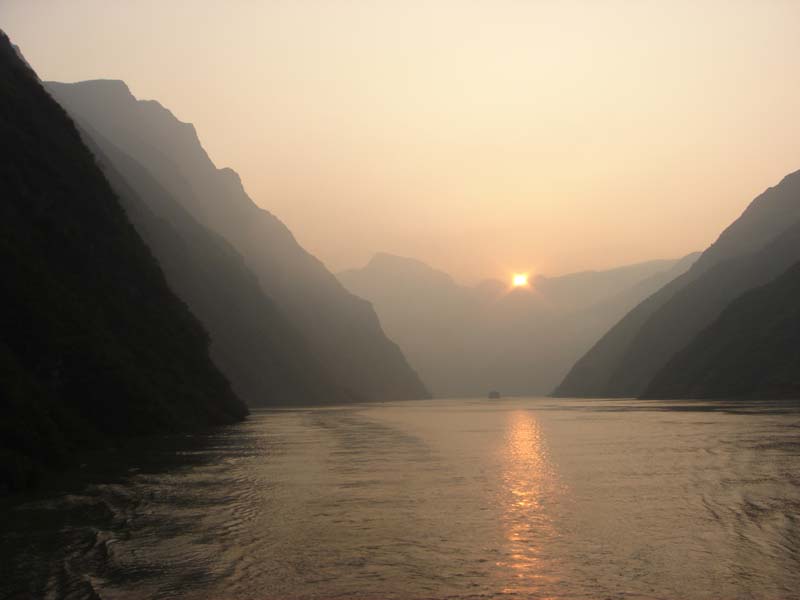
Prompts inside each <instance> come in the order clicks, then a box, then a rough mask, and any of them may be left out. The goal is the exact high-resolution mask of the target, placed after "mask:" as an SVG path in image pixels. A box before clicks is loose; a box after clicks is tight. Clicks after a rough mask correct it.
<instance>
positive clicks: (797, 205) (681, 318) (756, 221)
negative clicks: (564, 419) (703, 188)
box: [555, 172, 800, 397]
mask: <svg viewBox="0 0 800 600" xmlns="http://www.w3.org/2000/svg"><path fill="white" fill-rule="evenodd" d="M798 222H800V172H796V173H793V174H791V175H788V176H786V177H785V178H784V179H783V180H782V181H781V182H780V184H779V185H777V186H775V187H773V188H769V189H768V190H766V191H765V192H764V193H762V194H761V195H760V196H758V197H757V198H756V199H755V200H753V202H752V203H751V204H750V205H749V206H748V208H747V209H746V210H745V211H744V213H743V214H742V215H741V217H739V219H737V220H736V221H735V222H734V223H733V224H731V225H730V226H729V227H728V228H727V229H726V230H725V231H724V232H723V233H722V234H721V235H720V237H719V239H718V240H717V241H716V242H715V243H714V244H712V245H711V246H710V247H709V248H708V250H706V251H705V252H704V253H703V254H702V256H701V257H700V258H699V259H698V260H697V262H696V263H695V264H694V265H693V266H692V268H691V269H690V270H689V271H688V272H687V273H686V274H684V275H683V276H681V277H679V278H677V279H675V280H674V281H672V282H671V283H669V284H667V285H666V286H664V287H663V288H661V289H660V290H659V291H658V292H657V293H655V294H653V295H652V296H650V297H649V298H647V299H646V300H645V301H643V302H642V303H641V304H639V305H638V306H636V308H634V309H633V310H632V311H631V312H629V313H628V314H627V315H626V316H625V317H624V318H623V319H622V320H621V321H620V322H619V323H617V324H616V325H615V326H614V327H613V328H612V329H611V330H610V331H609V332H608V333H607V334H606V335H605V336H604V337H603V338H602V339H601V340H600V341H598V343H597V344H595V346H594V347H593V348H592V349H591V350H590V351H589V352H588V353H586V354H585V355H584V356H583V357H582V358H581V359H580V360H579V361H578V362H577V363H576V364H575V366H574V367H573V368H572V370H571V371H570V372H569V374H568V375H567V377H566V378H565V379H564V381H563V382H562V383H561V385H560V386H559V387H558V388H557V389H556V391H555V395H557V396H566V397H571V396H578V397H582V396H590V397H631V396H638V395H640V394H642V393H643V392H644V391H645V389H646V388H647V386H648V385H649V384H650V382H651V381H652V380H653V378H654V377H655V376H656V374H657V373H658V372H659V371H660V370H661V369H662V368H663V367H664V365H665V364H666V363H667V362H668V361H669V360H670V359H671V358H672V357H673V356H674V355H675V354H676V353H678V352H679V351H681V350H682V349H683V348H684V347H686V346H687V345H688V344H689V343H690V342H691V341H692V339H693V338H694V337H695V336H696V335H697V334H699V333H700V332H701V331H702V330H703V329H705V328H706V327H708V326H709V325H710V324H711V323H712V322H713V321H714V320H715V319H716V318H717V317H718V316H719V315H720V313H721V312H722V311H723V310H724V309H725V307H726V306H727V305H728V304H730V303H731V302H732V301H733V300H734V299H735V298H737V297H738V296H740V295H741V294H742V293H744V292H745V291H747V290H749V289H752V288H755V287H758V286H761V285H764V284H766V283H768V282H769V281H771V280H772V279H774V278H776V277H778V276H779V275H780V274H781V273H783V272H784V271H785V270H786V269H788V268H789V267H790V266H791V265H792V264H794V263H795V262H796V261H797V260H800V235H799V234H800V230H799V229H798V226H797V224H798Z"/></svg>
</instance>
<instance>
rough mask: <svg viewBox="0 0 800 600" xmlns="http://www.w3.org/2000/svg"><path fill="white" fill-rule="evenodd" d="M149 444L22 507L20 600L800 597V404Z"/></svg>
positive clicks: (431, 407) (541, 406) (498, 407)
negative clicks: (121, 466) (134, 457)
mask: <svg viewBox="0 0 800 600" xmlns="http://www.w3.org/2000/svg"><path fill="white" fill-rule="evenodd" d="M137 452H139V453H140V456H141V458H140V459H139V460H138V461H137V463H136V464H135V465H134V466H133V467H132V469H131V470H130V471H128V472H126V473H125V474H124V475H123V476H120V475H119V474H118V473H116V472H115V471H114V470H113V468H111V467H109V465H113V464H114V463H115V462H117V463H119V462H121V461H123V460H129V458H125V457H119V458H117V459H114V458H113V457H111V458H108V459H107V460H98V462H97V464H94V463H92V464H88V465H87V466H86V467H85V468H84V469H83V470H82V471H81V472H80V476H79V479H78V481H79V482H78V483H76V484H75V485H74V486H73V489H71V490H70V491H68V492H64V491H61V492H56V491H49V492H48V491H42V492H40V493H38V494H37V495H36V496H32V497H28V498H25V499H24V500H22V501H20V500H17V501H15V502H14V503H13V504H10V505H6V506H4V512H3V515H2V520H0V526H1V527H2V529H1V530H0V532H1V533H2V543H1V544H0V565H2V566H0V597H3V598H30V597H49V598H110V599H116V598H125V599H127V598H136V599H138V598H214V599H217V598H242V599H245V598H247V599H260V598H263V599H295V598H297V599H299V598H369V599H376V600H377V599H385V598H398V599H400V598H402V599H416V598H496V597H502V598H669V599H692V598H709V599H714V600H722V599H726V598H731V599H733V598H737V599H738V598H775V599H787V598H798V597H800V413H798V412H797V410H795V409H794V408H792V407H790V406H788V405H769V406H765V405H761V406H758V407H754V406H752V405H742V404H735V405H725V404H711V405H709V404H702V405H698V404H680V405H667V404H662V403H653V402H629V401H583V400H581V401H569V400H563V401H562V400H552V399H514V400H501V401H485V400H458V401H456V400H448V401H426V402H410V403H402V404H401V403H397V404H388V405H379V406H360V407H350V408H341V409H335V408H334V409H318V410H316V409H315V410H293V411H271V412H257V413H255V414H254V415H253V416H252V417H251V418H250V420H249V421H247V422H246V423H244V424H242V425H240V426H236V427H232V428H229V429H225V430H223V431H220V432H217V433H214V434H211V435H207V436H201V437H194V438H165V439H163V440H159V441H158V442H157V443H150V444H149V445H148V448H147V449H141V450H138V451H137ZM129 466H130V465H129ZM76 477H77V476H76ZM81 481H85V483H80V482H81Z"/></svg>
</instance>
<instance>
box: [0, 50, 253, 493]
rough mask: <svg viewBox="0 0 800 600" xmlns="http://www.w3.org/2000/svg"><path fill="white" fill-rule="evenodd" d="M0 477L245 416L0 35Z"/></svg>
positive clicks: (52, 107) (65, 123)
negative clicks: (95, 446) (92, 446)
mask: <svg viewBox="0 0 800 600" xmlns="http://www.w3.org/2000/svg"><path fill="white" fill-rule="evenodd" d="M0 137H2V140H3V143H2V144H1V145H0V314H1V315H2V320H3V322H2V328H0V331H2V337H1V338H0V375H1V376H0V409H1V410H2V413H3V419H2V420H0V470H1V471H2V473H0V479H2V482H3V483H5V484H7V485H11V486H17V485H24V484H25V483H26V479H27V478H28V477H29V476H30V475H31V474H32V473H33V472H35V469H36V466H37V465H41V464H44V463H47V462H53V461H57V460H58V458H59V456H61V455H62V454H63V453H65V452H68V451H69V450H70V449H72V448H75V447H80V446H82V445H85V444H86V443H87V442H89V441H91V440H92V439H95V438H97V436H101V435H108V436H114V435H123V434H132V433H145V432H153V431H169V430H176V429H182V428H192V427H199V426H205V425H209V424H215V423H225V422H231V421H234V420H236V419H240V418H243V417H244V416H245V415H246V412H247V410H246V408H245V407H244V405H243V404H242V403H241V401H240V400H239V399H238V398H237V397H236V395H235V394H234V393H233V391H232V390H231V388H230V385H229V384H228V382H227V380H226V379H225V377H224V376H223V375H222V374H221V373H220V372H219V371H218V370H217V368H216V367H215V366H214V365H213V363H212V362H211V359H210V358H209V355H208V338H207V335H206V333H205V331H204V330H203V328H202V327H201V326H200V324H199V322H198V321H197V320H196V319H195V318H194V316H193V315H192V314H191V313H190V312H189V311H188V310H187V308H186V306H185V305H184V304H183V303H182V302H181V301H180V300H179V299H178V298H177V297H176V296H175V295H174V294H173V293H172V292H171V291H170V289H169V288H168V286H167V283H166V281H165V279H164V276H163V273H162V271H161V269H160V268H159V266H158V264H157V262H156V261H155V260H154V258H153V256H152V254H151V253H150V251H149V250H148V248H147V247H146V246H145V244H144V243H143V241H142V240H141V238H140V237H139V236H138V235H137V233H136V231H135V229H134V228H133V226H132V225H131V224H130V222H129V221H128V219H127V217H126V215H125V212H124V210H123V209H122V207H121V206H120V204H119V202H118V200H117V198H116V196H115V194H114V193H113V192H112V190H111V187H110V186H109V184H108V182H107V180H106V179H105V177H104V176H103V174H102V172H101V171H100V169H99V168H98V166H97V165H96V163H95V159H94V157H93V156H92V154H91V152H90V151H89V150H88V149H87V148H86V146H85V145H84V144H83V142H82V140H81V137H80V135H79V133H78V131H77V130H76V128H75V126H74V124H73V123H72V121H71V120H70V119H69V117H68V116H67V115H66V113H65V112H64V111H63V109H62V108H61V107H60V106H58V104H56V102H54V101H53V99H52V98H51V97H50V95H49V94H48V93H47V92H46V91H45V90H44V89H43V88H42V85H41V84H40V82H39V80H38V78H37V77H36V76H35V74H34V73H33V71H31V70H30V68H29V67H27V66H26V65H25V63H24V62H23V61H22V60H20V58H19V57H18V55H17V53H16V52H15V50H14V49H13V48H12V46H11V44H10V42H9V40H8V38H7V37H6V36H5V35H3V34H0Z"/></svg>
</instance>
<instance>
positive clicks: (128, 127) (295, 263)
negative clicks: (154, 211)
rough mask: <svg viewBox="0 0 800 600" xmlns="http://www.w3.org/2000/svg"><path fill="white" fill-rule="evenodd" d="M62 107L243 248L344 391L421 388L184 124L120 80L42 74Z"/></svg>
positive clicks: (403, 394) (371, 395) (373, 396)
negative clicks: (60, 79)
mask: <svg viewBox="0 0 800 600" xmlns="http://www.w3.org/2000/svg"><path fill="white" fill-rule="evenodd" d="M47 86H48V89H49V90H50V91H51V93H52V94H53V96H54V97H55V98H56V99H57V100H58V102H59V103H61V105H62V106H64V107H65V108H66V109H67V110H68V111H69V112H70V114H72V115H75V116H76V117H78V118H79V119H80V120H81V121H82V122H85V123H86V124H88V125H89V126H90V127H91V128H92V129H93V130H94V131H95V132H97V133H98V134H100V135H101V136H103V137H104V138H105V139H107V140H108V141H109V142H111V143H112V144H114V145H115V146H116V147H117V148H119V149H120V150H121V151H122V152H124V153H125V154H127V155H128V156H130V157H131V158H132V159H134V160H135V161H136V162H138V163H139V164H140V165H142V166H143V167H144V168H145V169H146V170H147V171H148V172H149V173H150V174H151V175H152V176H153V177H154V178H155V180H156V181H157V182H158V184H159V185H160V186H162V187H163V188H164V189H165V190H166V191H167V192H168V193H169V194H170V195H171V196H172V197H173V198H174V199H175V200H176V201H177V202H179V203H180V204H181V205H182V206H183V208H184V209H185V210H186V211H187V212H188V213H190V214H191V215H192V216H193V217H194V218H195V219H196V220H197V221H198V222H199V223H200V224H201V225H203V226H204V227H206V228H208V229H209V230H211V231H213V232H215V233H217V234H219V235H221V236H222V237H223V238H224V239H225V240H226V241H227V242H229V243H230V244H231V246H232V247H233V248H234V249H235V250H236V251H237V252H238V253H239V254H240V255H241V256H242V257H243V259H244V262H245V264H246V266H247V268H248V269H250V270H251V271H252V272H253V273H254V274H255V276H256V277H257V279H258V281H259V283H260V285H261V287H262V289H263V291H264V292H265V293H266V295H267V296H268V297H270V298H271V299H272V300H274V301H275V304H276V306H277V308H278V309H279V310H280V311H281V313H282V314H284V315H285V316H286V318H287V319H288V320H289V322H290V323H291V325H292V327H294V328H295V329H296V330H297V331H298V332H299V333H300V334H301V335H302V337H303V339H304V341H305V343H306V344H307V345H308V348H309V349H310V351H311V352H312V353H313V355H314V356H315V357H316V358H317V360H318V361H319V363H320V364H321V366H322V368H323V369H324V371H325V373H327V374H329V375H330V376H331V377H333V378H335V380H336V382H337V384H338V387H340V388H344V389H345V390H347V393H348V394H350V395H351V396H352V397H355V398H360V399H364V400H399V399H411V398H423V397H427V396H428V393H427V390H426V389H425V387H424V386H423V385H422V382H421V381H420V379H419V377H418V376H417V374H416V373H415V372H414V371H413V370H412V369H411V367H410V366H409V365H408V363H407V362H406V360H405V357H404V356H403V354H402V352H401V351H400V349H399V348H398V347H397V345H396V344H394V343H393V342H392V341H390V340H389V339H388V338H387V337H386V335H385V334H384V332H383V330H382V329H381V326H380V324H379V322H378V319H377V316H376V315H375V313H374V311H373V309H372V307H371V305H370V304H369V303H368V302H366V301H364V300H362V299H360V298H357V297H356V296H354V295H352V294H350V293H348V292H347V291H346V290H345V289H344V288H343V287H342V286H341V284H340V283H339V282H338V281H337V280H336V278H335V277H334V276H333V275H332V274H331V273H330V272H329V271H328V270H327V269H326V268H325V266H324V265H323V264H322V263H321V262H320V261H319V260H317V259H316V258H314V257H313V256H312V255H311V254H309V253H308V252H306V251H305V250H304V249H303V248H302V247H301V246H300V245H299V244H298V243H297V241H296V240H295V239H294V237H293V236H292V234H291V232H290V231H289V230H288V229H287V228H286V227H285V226H284V225H283V223H281V222H280V221H279V220H278V219H277V218H275V217H274V216H273V215H272V214H270V213H269V212H267V211H266V210H264V209H261V208H259V207H258V206H257V205H256V204H255V203H254V202H253V201H252V200H251V199H250V198H249V197H248V195H247V194H246V193H245V191H244V189H243V187H242V184H241V181H240V180H239V177H238V175H237V174H236V173H235V172H234V171H232V170H231V169H217V168H216V166H215V165H214V164H213V163H212V162H211V160H210V159H209V157H208V155H207V154H206V152H205V150H204V149H203V147H202V145H201V144H200V141H199V139H198V137H197V133H196V132H195V129H194V127H193V126H192V125H190V124H188V123H182V122H180V121H178V120H177V119H176V118H175V117H174V116H173V115H172V113H171V112H169V111H168V110H166V109H165V108H164V107H162V106H161V105H160V104H158V103H157V102H154V101H139V100H137V99H136V98H135V97H134V96H133V95H132V94H131V93H130V91H129V90H128V88H127V87H126V86H125V84H124V83H122V82H120V81H87V82H81V83H76V84H63V83H48V84H47Z"/></svg>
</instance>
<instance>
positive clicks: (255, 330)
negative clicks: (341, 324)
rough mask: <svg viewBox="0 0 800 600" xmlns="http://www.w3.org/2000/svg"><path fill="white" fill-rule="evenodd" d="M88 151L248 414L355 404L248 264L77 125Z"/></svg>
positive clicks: (97, 137) (123, 156) (128, 162)
mask: <svg viewBox="0 0 800 600" xmlns="http://www.w3.org/2000/svg"><path fill="white" fill-rule="evenodd" d="M79 123H80V128H81V131H82V133H83V134H84V139H85V140H86V141H87V145H88V146H89V148H90V149H91V150H92V151H93V152H94V153H95V155H96V156H97V157H98V160H99V164H100V166H101V168H102V169H103V171H104V172H105V174H106V177H107V178H108V180H109V182H110V183H111V184H112V187H113V188H114V190H115V191H116V192H117V194H118V196H119V198H120V201H121V202H122V204H123V207H124V208H125V210H126V212H127V213H128V216H129V217H130V219H131V221H132V223H133V224H134V226H135V227H136V229H137V231H138V232H139V234H140V235H141V236H142V238H143V239H144V240H145V242H146V243H147V244H148V246H149V247H150V248H151V250H152V251H153V253H154V254H155V256H156V258H157V259H158V261H159V263H160V264H161V266H162V269H163V270H164V274H165V275H166V277H167V282H168V283H169V285H170V287H172V289H173V290H174V291H175V292H176V293H177V294H178V295H179V296H180V297H181V299H183V300H184V301H185V302H186V303H187V304H188V305H189V308H190V309H191V310H192V312H193V313H194V314H195V315H196V316H197V317H198V318H199V319H200V320H201V321H202V323H203V325H204V326H205V327H206V329H207V330H208V332H209V334H210V336H211V357H212V358H213V359H214V362H215V363H216V364H217V365H218V366H219V367H220V368H221V369H222V371H223V373H225V375H226V376H227V377H228V379H229V380H230V381H231V384H232V386H233V388H234V391H235V392H236V393H237V394H238V395H239V397H240V398H242V399H243V400H245V401H246V402H247V404H249V405H250V406H275V405H293V404H295V405H296V404H305V405H309V404H324V403H341V402H347V401H351V400H353V397H352V395H351V394H349V393H347V392H346V391H345V390H344V389H343V388H341V387H339V386H337V385H336V383H335V382H334V379H333V378H332V377H330V376H328V374H327V373H325V372H324V369H323V368H322V366H321V365H320V364H319V361H317V360H316V358H315V357H314V356H313V355H312V354H311V352H310V350H309V349H308V345H307V344H306V343H305V341H304V340H303V339H302V337H301V335H300V334H299V333H298V332H297V331H296V330H295V329H294V328H293V327H292V326H291V324H290V323H289V322H288V320H287V319H286V317H284V315H283V314H281V313H280V311H279V310H278V308H277V307H276V306H275V303H274V302H273V301H272V300H271V299H269V298H268V297H267V296H266V295H265V294H264V292H263V291H262V289H261V286H260V285H259V283H258V280H257V279H256V277H255V276H254V275H253V274H252V273H251V272H250V271H249V269H248V268H247V267H246V266H245V264H244V260H243V259H242V257H241V255H239V254H238V253H237V252H236V250H234V249H233V247H231V245H230V244H229V243H228V242H227V241H225V240H224V239H223V238H222V237H221V236H219V235H217V234H215V233H213V232H211V231H209V230H208V229H207V228H205V227H203V226H202V225H200V224H199V223H198V222H197V221H196V220H195V219H194V218H193V217H192V216H191V215H190V214H189V213H188V212H187V211H186V209H184V208H183V207H182V206H181V205H180V204H179V203H178V202H177V201H176V200H175V199H174V198H173V197H172V196H171V195H170V194H169V193H168V192H167V191H166V190H165V189H164V188H163V187H161V186H160V185H159V183H158V182H157V181H156V180H155V179H154V178H153V177H152V176H151V175H150V173H149V172H148V171H147V170H146V169H145V168H144V167H142V166H141V165H140V164H139V163H137V162H136V161H135V160H133V159H132V158H130V157H129V156H128V155H126V154H125V153H123V152H122V151H120V150H119V149H118V148H116V147H115V146H114V145H113V144H111V143H110V142H109V141H108V140H106V139H105V138H103V137H102V136H101V135H99V134H98V133H96V132H94V131H93V130H92V129H91V127H90V126H89V125H87V124H85V123H83V122H80V121H79Z"/></svg>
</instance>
